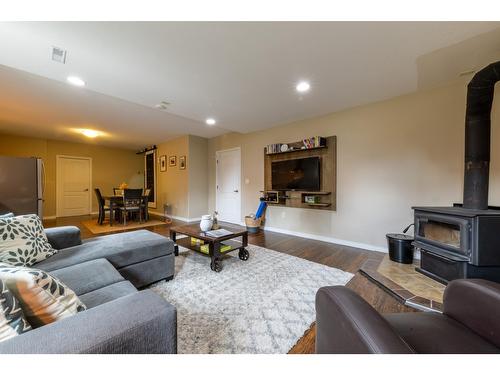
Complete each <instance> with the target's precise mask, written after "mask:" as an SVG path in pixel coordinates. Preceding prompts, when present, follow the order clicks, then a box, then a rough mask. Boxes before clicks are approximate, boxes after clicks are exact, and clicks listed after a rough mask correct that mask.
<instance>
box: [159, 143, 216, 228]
mask: <svg viewBox="0 0 500 375" xmlns="http://www.w3.org/2000/svg"><path fill="white" fill-rule="evenodd" d="M207 149H208V141H207V139H205V138H201V137H195V136H191V135H189V136H188V135H186V136H183V137H180V138H176V139H174V140H171V141H168V142H164V143H162V144H160V145H158V150H157V157H158V160H159V158H160V156H162V155H165V156H166V157H167V170H166V171H165V172H161V171H160V167H159V164H158V169H157V181H158V196H157V199H158V204H157V206H156V209H153V210H151V211H152V212H156V213H159V214H163V205H164V204H165V203H167V204H169V205H170V209H171V212H170V215H172V216H174V217H176V218H180V219H181V220H182V219H184V220H186V219H188V220H192V219H196V218H199V217H200V216H201V215H203V214H205V213H207V202H208V189H207V179H208V172H207ZM169 156H176V157H177V165H176V166H175V167H172V168H171V167H169V166H168V158H169ZM181 156H186V160H187V167H186V169H179V158H180V157H181Z"/></svg>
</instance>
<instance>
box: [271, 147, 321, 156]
mask: <svg viewBox="0 0 500 375" xmlns="http://www.w3.org/2000/svg"><path fill="white" fill-rule="evenodd" d="M321 148H326V146H318V147H310V148H296V149H293V150H286V151H280V152H272V153H270V154H266V155H276V154H289V153H291V152H303V151H311V150H317V149H321Z"/></svg>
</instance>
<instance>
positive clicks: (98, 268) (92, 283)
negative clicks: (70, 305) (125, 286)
mask: <svg viewBox="0 0 500 375" xmlns="http://www.w3.org/2000/svg"><path fill="white" fill-rule="evenodd" d="M50 274H51V275H52V276H55V277H57V278H58V279H60V280H61V281H62V282H64V283H65V284H66V285H67V286H68V287H69V288H71V289H72V290H73V291H74V292H75V293H76V295H77V296H80V295H82V294H85V293H89V292H92V291H94V290H96V289H99V288H103V287H105V286H108V285H111V284H114V283H118V282H120V281H123V280H124V279H123V277H122V276H121V275H120V273H119V272H118V271H117V270H116V269H115V268H114V267H113V266H112V265H111V263H109V262H108V261H107V260H106V259H95V260H90V261H88V262H83V263H80V264H75V265H74V266H69V267H65V268H61V269H58V270H54V271H52V272H51V273H50Z"/></svg>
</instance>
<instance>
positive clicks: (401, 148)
mask: <svg viewBox="0 0 500 375" xmlns="http://www.w3.org/2000/svg"><path fill="white" fill-rule="evenodd" d="M465 95H466V82H465V81H460V82H455V83H453V84H451V85H449V86H446V87H441V88H439V89H434V90H432V91H427V92H420V93H415V94H412V95H407V96H402V97H398V98H395V99H391V100H388V101H384V102H379V103H375V104H371V105H366V106H363V107H358V108H354V109H350V110H346V111H342V112H337V113H333V114H330V115H327V116H323V117H318V118H314V119H309V120H304V121H299V122H295V123H291V124H286V125H282V126H279V127H275V128H272V129H268V130H264V131H259V132H254V133H249V134H235V133H233V134H228V135H223V136H220V137H216V138H213V139H210V140H209V153H208V155H209V160H208V163H209V185H208V186H209V209H210V210H213V209H215V207H214V206H215V152H216V151H217V150H223V149H229V148H233V147H241V151H242V215H245V214H248V213H251V212H255V210H256V208H257V205H258V203H259V200H258V199H259V196H260V193H259V190H262V189H263V185H264V179H263V177H264V172H263V165H264V155H263V149H264V146H265V145H266V144H269V143H275V142H292V141H296V140H299V139H301V138H304V137H308V136H312V135H322V136H331V135H336V136H337V156H338V164H337V172H338V177H337V202H338V203H337V211H336V212H328V211H319V210H318V211H317V210H311V209H297V208H280V207H271V208H270V209H269V210H268V212H267V226H269V227H274V228H278V229H279V230H282V231H283V230H284V231H291V232H300V233H304V234H305V235H306V236H307V235H309V236H311V237H315V238H319V239H325V240H332V241H337V242H342V241H346V242H345V243H347V244H349V243H350V242H353V245H358V246H359V245H360V244H361V245H363V246H364V247H365V248H373V249H379V250H381V249H385V247H386V243H385V234H386V233H388V232H397V231H400V230H401V229H402V228H403V227H404V226H406V225H407V224H408V223H410V222H412V220H413V217H412V210H411V206H413V205H450V204H452V203H453V202H461V201H462V186H463V181H462V179H463V170H462V169H463V157H464V152H463V144H464V116H465ZM499 106H500V104H499V101H498V100H496V101H495V103H494V113H493V135H492V139H493V142H492V164H491V170H492V173H491V184H490V204H496V205H500V147H499V146H500V134H499V132H500V128H499V127H500V124H499V120H498V114H499V111H500V108H499ZM246 179H248V184H245V180H246ZM338 240H340V241H338Z"/></svg>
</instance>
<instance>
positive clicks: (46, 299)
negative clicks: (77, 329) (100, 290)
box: [0, 263, 85, 327]
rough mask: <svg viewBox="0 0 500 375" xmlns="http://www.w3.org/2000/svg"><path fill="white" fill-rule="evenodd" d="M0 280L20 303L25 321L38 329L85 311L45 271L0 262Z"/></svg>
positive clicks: (76, 299)
mask: <svg viewBox="0 0 500 375" xmlns="http://www.w3.org/2000/svg"><path fill="white" fill-rule="evenodd" d="M0 279H1V280H2V281H3V282H4V283H5V285H6V286H7V288H9V290H10V291H11V293H12V294H13V295H14V296H15V297H16V298H17V300H18V301H19V303H20V305H21V308H22V310H23V313H24V314H25V316H26V319H27V320H28V322H29V323H30V324H31V325H32V326H33V327H40V326H42V325H45V324H49V323H52V322H55V321H57V320H60V319H64V318H67V317H69V316H73V315H75V314H76V313H77V312H79V311H83V310H85V305H84V304H83V303H81V302H80V300H79V299H78V297H77V296H76V294H75V293H74V292H73V291H72V290H71V289H69V288H68V287H67V286H66V285H65V284H64V283H63V282H61V281H60V280H58V279H57V278H56V277H52V276H51V275H49V274H48V273H47V272H44V271H41V270H38V269H35V268H29V267H16V266H11V265H9V264H6V263H0Z"/></svg>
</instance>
